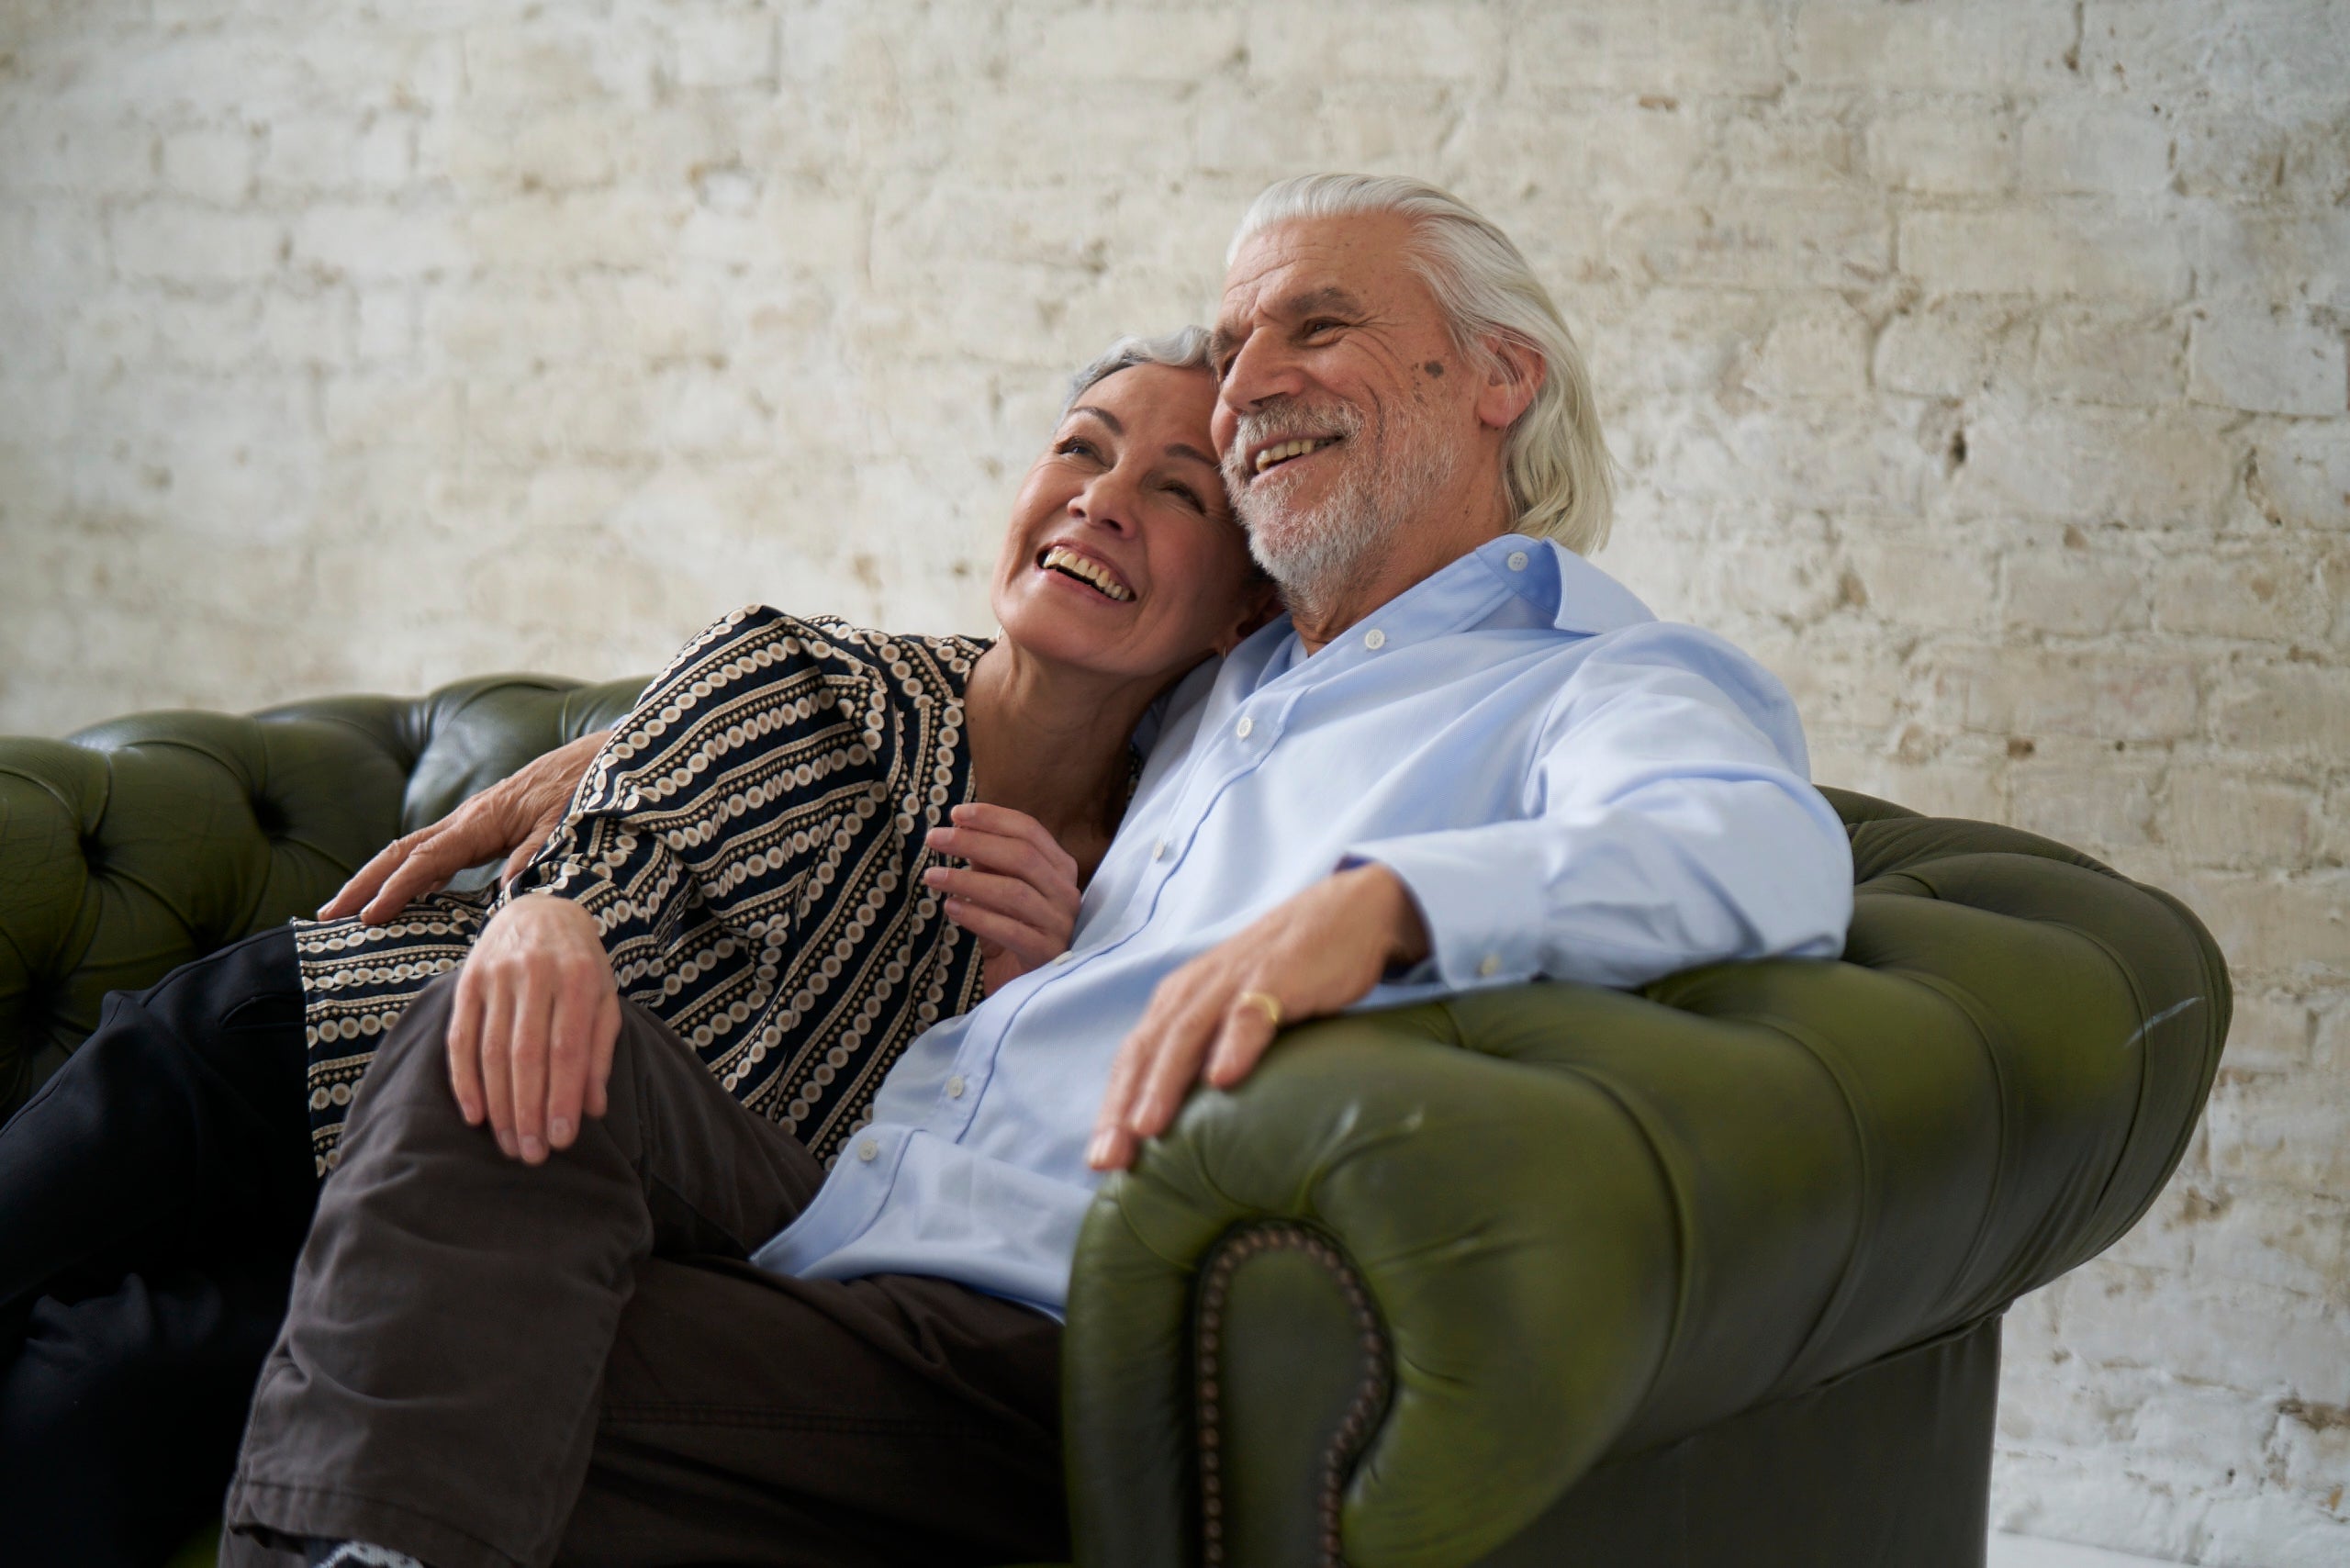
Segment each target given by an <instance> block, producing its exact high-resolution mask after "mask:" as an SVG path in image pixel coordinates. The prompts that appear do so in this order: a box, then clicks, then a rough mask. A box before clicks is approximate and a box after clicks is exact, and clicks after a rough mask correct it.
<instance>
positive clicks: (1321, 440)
mask: <svg viewBox="0 0 2350 1568" xmlns="http://www.w3.org/2000/svg"><path fill="white" fill-rule="evenodd" d="M1338 440H1339V438H1338V437H1337V436H1335V435H1309V436H1301V437H1299V438H1298V439H1296V440H1294V441H1277V442H1273V443H1272V444H1271V445H1270V446H1266V447H1260V448H1259V449H1258V453H1257V461H1256V464H1255V465H1254V473H1255V474H1264V473H1267V472H1269V471H1270V470H1271V469H1274V468H1278V467H1280V466H1281V465H1282V464H1284V463H1287V462H1290V461H1291V460H1292V459H1293V458H1299V457H1304V456H1307V455H1309V454H1313V453H1316V452H1319V451H1321V450H1322V449H1323V448H1324V447H1326V446H1336V445H1337V443H1338Z"/></svg>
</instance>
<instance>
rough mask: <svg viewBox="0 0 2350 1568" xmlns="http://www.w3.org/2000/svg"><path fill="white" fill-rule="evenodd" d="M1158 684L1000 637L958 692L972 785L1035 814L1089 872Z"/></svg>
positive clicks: (1087, 874) (1113, 816)
mask: <svg viewBox="0 0 2350 1568" xmlns="http://www.w3.org/2000/svg"><path fill="white" fill-rule="evenodd" d="M1162 689H1164V683H1163V682H1160V683H1156V684H1154V683H1149V682H1145V681H1139V680H1136V679H1133V678H1121V677H1111V676H1102V675H1099V674H1096V673H1094V672H1092V671H1090V670H1080V669H1075V668H1072V667H1070V666H1066V665H1057V664H1052V663H1049V662H1047V661H1046V660H1043V659H1039V658H1035V657H1034V656H1032V655H1028V654H1026V653H1024V652H1023V651H1022V650H1021V649H1019V648H1017V647H1015V646H1013V644H1012V643H1011V642H1010V641H1009V640H1007V639H1004V638H1001V637H1000V638H998V639H997V640H996V642H995V644H994V645H993V646H992V647H990V648H989V649H988V651H987V652H986V653H984V654H982V655H979V663H978V664H977V665H976V666H974V667H973V668H972V671H971V680H970V684H969V686H968V688H967V689H966V690H965V693H964V699H963V711H964V714H965V718H966V721H967V722H968V724H969V726H970V732H971V771H972V775H973V782H974V792H975V793H976V794H977V795H978V796H979V799H980V800H982V801H987V802H988V803H989V804H990V805H995V806H1004V807H1008V808H1009V809H1011V810H1013V811H1015V812H1025V813H1027V814H1028V815H1029V816H1032V817H1034V818H1035V819H1036V820H1037V821H1038V822H1039V823H1043V824H1044V826H1045V831H1046V832H1047V833H1049V834H1052V835H1053V837H1054V838H1055V839H1057V840H1058V841H1059V843H1060V846H1061V847H1062V848H1063V849H1065V850H1067V851H1068V852H1069V855H1070V857H1072V858H1074V859H1075V860H1076V861H1077V864H1078V872H1079V879H1080V881H1085V880H1090V879H1091V877H1092V875H1093V868H1094V867H1095V866H1096V865H1098V864H1099V863H1100V862H1101V859H1102V852H1103V851H1104V850H1106V849H1107V848H1108V847H1109V845H1110V835H1111V834H1113V833H1114V832H1115V831H1116V830H1117V825H1118V818H1119V817H1120V815H1122V814H1123V813H1124V812H1125V802H1126V785H1127V780H1128V778H1130V776H1131V772H1132V767H1133V763H1132V761H1131V759H1130V756H1129V751H1128V743H1129V742H1130V741H1131V739H1132V737H1133V735H1134V732H1135V725H1136V723H1137V722H1140V720H1141V718H1142V715H1143V711H1144V710H1145V709H1147V708H1148V707H1149V706H1150V704H1151V701H1152V700H1153V699H1154V698H1156V697H1157V696H1158V693H1159V691H1160V690H1162Z"/></svg>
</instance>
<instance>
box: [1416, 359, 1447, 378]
mask: <svg viewBox="0 0 2350 1568" xmlns="http://www.w3.org/2000/svg"><path fill="white" fill-rule="evenodd" d="M1420 368H1421V369H1422V370H1425V371H1427V373H1428V374H1429V375H1443V374H1444V364H1443V362H1442V361H1440V360H1433V359H1432V360H1430V361H1428V362H1427V364H1424V365H1422V366H1420Z"/></svg>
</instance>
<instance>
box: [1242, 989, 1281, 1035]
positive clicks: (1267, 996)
mask: <svg viewBox="0 0 2350 1568" xmlns="http://www.w3.org/2000/svg"><path fill="white" fill-rule="evenodd" d="M1240 1005H1241V1006H1243V1007H1261V1008H1263V1009H1264V1010H1265V1022H1266V1023H1268V1024H1270V1025H1272V1026H1273V1027H1274V1028H1276V1029H1278V1028H1280V1027H1281V999H1280V998H1278V997H1276V996H1273V995H1272V994H1271V993H1270V992H1268V991H1242V992H1241V993H1240Z"/></svg>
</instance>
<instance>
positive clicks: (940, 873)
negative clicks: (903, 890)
mask: <svg viewBox="0 0 2350 1568" xmlns="http://www.w3.org/2000/svg"><path fill="white" fill-rule="evenodd" d="M922 879H923V881H925V882H927V883H929V884H930V885H931V886H932V887H937V886H938V885H939V884H940V883H942V882H944V881H946V867H944V866H933V867H932V868H930V869H929V870H927V871H924V872H923V874H922Z"/></svg>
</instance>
